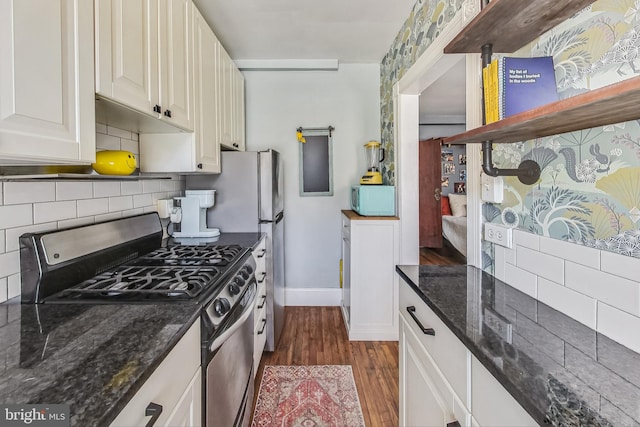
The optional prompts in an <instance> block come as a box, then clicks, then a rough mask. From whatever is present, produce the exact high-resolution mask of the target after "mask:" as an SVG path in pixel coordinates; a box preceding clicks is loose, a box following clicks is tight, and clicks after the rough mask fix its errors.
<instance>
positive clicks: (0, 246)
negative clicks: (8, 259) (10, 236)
mask: <svg viewBox="0 0 640 427" xmlns="http://www.w3.org/2000/svg"><path fill="white" fill-rule="evenodd" d="M5 236H6V231H5V230H0V253H4V252H6V251H7V244H6V238H5Z"/></svg>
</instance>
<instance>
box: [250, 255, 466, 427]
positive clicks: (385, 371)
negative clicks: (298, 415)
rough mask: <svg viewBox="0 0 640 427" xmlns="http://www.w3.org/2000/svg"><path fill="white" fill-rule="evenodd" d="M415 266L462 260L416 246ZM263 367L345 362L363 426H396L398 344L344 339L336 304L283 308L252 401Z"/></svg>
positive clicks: (458, 257) (260, 374)
mask: <svg viewBox="0 0 640 427" xmlns="http://www.w3.org/2000/svg"><path fill="white" fill-rule="evenodd" d="M420 264H437V265H455V264H465V260H464V257H462V255H460V254H459V253H457V252H450V251H446V250H444V251H443V250H433V249H428V248H421V249H420ZM265 365H351V367H352V369H353V376H354V379H355V382H356V387H357V389H358V398H359V399H360V405H361V406H362V413H363V415H364V421H365V425H366V426H367V427H378V426H380V427H388V426H397V425H398V404H399V402H398V380H399V377H398V342H397V341H349V338H348V337H347V331H346V328H345V326H344V323H343V319H342V313H341V312H340V308H339V307H285V327H284V330H283V332H282V337H281V338H280V342H279V343H278V347H277V348H276V351H274V352H273V353H269V352H265V353H264V354H263V356H262V360H261V361H260V366H259V368H258V372H257V374H256V388H255V395H254V404H255V398H256V397H257V396H258V390H259V389H260V380H261V379H262V372H263V371H264V367H265Z"/></svg>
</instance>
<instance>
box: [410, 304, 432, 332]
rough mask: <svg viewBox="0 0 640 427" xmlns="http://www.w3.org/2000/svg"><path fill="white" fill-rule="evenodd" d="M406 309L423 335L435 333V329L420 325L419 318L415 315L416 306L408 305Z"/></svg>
mask: <svg viewBox="0 0 640 427" xmlns="http://www.w3.org/2000/svg"><path fill="white" fill-rule="evenodd" d="M407 311H408V312H409V315H410V316H411V317H412V318H413V320H415V322H416V323H417V324H418V327H419V328H420V330H422V333H423V334H425V335H435V334H436V331H434V330H433V328H425V327H424V326H422V323H420V320H418V318H417V317H416V315H415V312H416V307H415V306H413V305H410V306H409V307H407Z"/></svg>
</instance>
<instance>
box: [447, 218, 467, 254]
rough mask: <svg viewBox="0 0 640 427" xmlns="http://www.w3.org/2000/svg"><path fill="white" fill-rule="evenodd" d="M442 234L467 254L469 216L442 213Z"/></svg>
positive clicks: (462, 252)
mask: <svg viewBox="0 0 640 427" xmlns="http://www.w3.org/2000/svg"><path fill="white" fill-rule="evenodd" d="M442 234H443V235H444V237H445V238H446V239H447V240H448V241H449V242H451V244H452V245H453V247H454V248H456V249H457V250H458V251H459V252H460V253H461V254H462V255H464V256H467V217H466V216H451V215H442Z"/></svg>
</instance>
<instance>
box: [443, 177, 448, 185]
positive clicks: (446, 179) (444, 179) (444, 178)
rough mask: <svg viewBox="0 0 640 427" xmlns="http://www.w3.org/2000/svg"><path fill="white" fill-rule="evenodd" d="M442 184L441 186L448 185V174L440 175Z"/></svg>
mask: <svg viewBox="0 0 640 427" xmlns="http://www.w3.org/2000/svg"><path fill="white" fill-rule="evenodd" d="M442 186H443V187H448V186H449V177H448V176H443V177H442Z"/></svg>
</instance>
